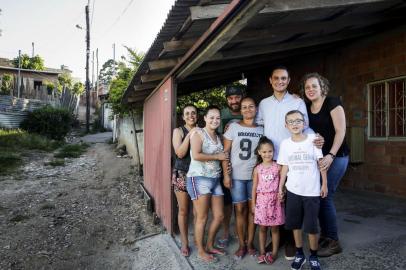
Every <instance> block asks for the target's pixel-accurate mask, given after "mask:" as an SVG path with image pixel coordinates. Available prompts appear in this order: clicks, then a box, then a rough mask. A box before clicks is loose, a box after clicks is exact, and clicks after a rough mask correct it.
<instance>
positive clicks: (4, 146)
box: [0, 129, 64, 174]
mask: <svg viewBox="0 0 406 270" xmlns="http://www.w3.org/2000/svg"><path fill="white" fill-rule="evenodd" d="M63 144H64V143H63V142H60V141H55V140H50V139H47V138H46V137H43V136H40V135H38V134H30V133H27V132H25V131H23V130H19V129H0V174H3V173H8V172H11V171H13V170H15V169H16V168H17V167H18V166H19V165H21V164H22V162H21V161H22V157H23V156H28V155H29V154H28V151H29V150H41V151H46V152H52V151H54V150H55V149H57V148H58V147H61V146H62V145H63Z"/></svg>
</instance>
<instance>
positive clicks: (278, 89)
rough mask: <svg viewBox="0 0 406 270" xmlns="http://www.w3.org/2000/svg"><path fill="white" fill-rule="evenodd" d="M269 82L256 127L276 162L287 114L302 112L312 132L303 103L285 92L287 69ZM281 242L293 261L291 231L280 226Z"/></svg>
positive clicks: (275, 71) (318, 140) (319, 140)
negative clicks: (269, 93)
mask: <svg viewBox="0 0 406 270" xmlns="http://www.w3.org/2000/svg"><path fill="white" fill-rule="evenodd" d="M269 82H270V83H271V86H272V89H273V95H272V96H270V97H267V98H265V99H263V100H262V101H261V102H260V103H259V106H258V113H257V116H256V122H257V124H258V125H263V126H264V136H266V137H268V138H269V139H271V140H272V142H273V143H274V146H275V150H274V159H275V160H277V159H278V153H279V146H280V144H281V142H282V141H283V140H284V139H286V138H289V137H290V132H289V130H288V129H287V128H286V127H285V115H286V113H287V112H289V111H292V110H299V111H300V112H302V113H303V115H304V120H305V125H306V127H307V128H306V127H305V133H314V132H313V130H311V129H310V128H308V125H309V118H308V116H307V110H306V105H305V103H304V101H303V100H302V99H301V98H299V97H298V96H295V95H292V94H290V93H289V92H288V90H287V89H288V85H289V82H290V77H289V71H288V69H287V68H286V67H284V66H278V67H276V68H274V69H273V70H272V73H271V76H270V77H269ZM323 143H324V139H323V138H322V137H320V136H317V137H316V140H315V141H314V144H315V145H316V146H317V147H318V148H321V147H322V146H323ZM281 240H282V241H283V240H284V241H285V258H286V259H287V260H293V259H294V257H295V252H296V250H295V246H294V240H293V233H292V231H286V230H285V231H284V230H283V226H281ZM282 241H281V242H282Z"/></svg>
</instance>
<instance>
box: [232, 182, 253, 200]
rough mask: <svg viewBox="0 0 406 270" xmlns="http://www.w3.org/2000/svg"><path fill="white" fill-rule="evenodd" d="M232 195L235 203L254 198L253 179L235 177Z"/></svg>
mask: <svg viewBox="0 0 406 270" xmlns="http://www.w3.org/2000/svg"><path fill="white" fill-rule="evenodd" d="M232 181H233V185H232V188H231V197H232V199H233V203H243V202H247V201H248V200H252V180H237V179H233V180H232Z"/></svg>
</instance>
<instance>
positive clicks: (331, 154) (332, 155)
mask: <svg viewBox="0 0 406 270" xmlns="http://www.w3.org/2000/svg"><path fill="white" fill-rule="evenodd" d="M327 155H330V156H331V157H332V158H333V159H335V158H336V155H334V154H333V153H331V152H330V153H328V154H327Z"/></svg>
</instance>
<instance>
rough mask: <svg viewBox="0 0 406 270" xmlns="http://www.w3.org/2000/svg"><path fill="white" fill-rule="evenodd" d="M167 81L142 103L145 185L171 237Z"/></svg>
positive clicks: (170, 105) (170, 95)
mask: <svg viewBox="0 0 406 270" xmlns="http://www.w3.org/2000/svg"><path fill="white" fill-rule="evenodd" d="M173 97H174V87H173V80H172V78H169V79H168V80H167V81H166V82H165V83H164V84H163V85H162V86H161V87H160V88H159V89H158V91H156V92H155V93H154V94H153V95H152V96H151V97H149V98H148V99H147V100H146V101H145V103H144V185H145V188H146V189H147V190H148V192H149V194H150V195H151V196H152V197H153V199H154V207H155V212H156V213H157V215H158V216H159V218H160V219H161V221H162V223H163V225H164V226H165V228H166V229H167V230H168V232H169V233H172V231H173V228H172V214H173V213H172V195H171V194H172V192H171V147H172V143H171V136H172V114H173V101H174V98H173Z"/></svg>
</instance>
